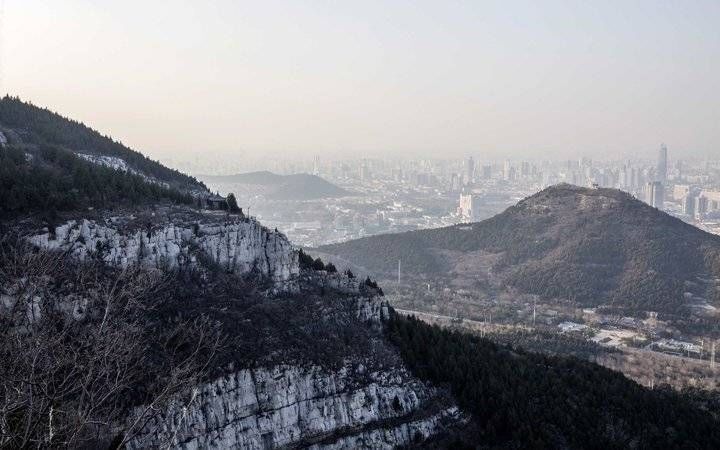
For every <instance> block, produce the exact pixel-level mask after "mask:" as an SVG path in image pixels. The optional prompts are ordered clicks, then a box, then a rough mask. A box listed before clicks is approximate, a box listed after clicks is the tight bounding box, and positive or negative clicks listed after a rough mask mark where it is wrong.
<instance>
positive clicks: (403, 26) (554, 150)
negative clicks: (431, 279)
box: [0, 0, 720, 158]
mask: <svg viewBox="0 0 720 450" xmlns="http://www.w3.org/2000/svg"><path fill="white" fill-rule="evenodd" d="M2 20H3V30H2V58H1V64H2V67H1V68H0V72H1V74H2V90H3V91H6V92H9V93H10V94H12V95H19V96H21V97H22V98H23V99H26V100H31V101H32V102H33V103H36V104H38V105H42V106H47V107H50V108H51V109H54V110H56V111H59V112H61V113H63V114H65V115H68V116H71V117H73V118H77V119H79V120H82V121H84V122H86V123H88V124H90V125H92V126H93V127H94V128H97V129H99V130H100V131H102V132H105V133H109V134H111V135H112V136H114V137H116V138H118V139H120V140H122V141H123V142H125V143H126V144H129V145H130V146H132V147H134V148H136V149H138V150H141V151H143V152H145V153H147V154H150V155H152V156H155V157H166V156H168V155H169V154H171V153H173V152H179V151H182V152H187V151H197V152H202V151H209V152H230V151H233V152H237V153H238V154H245V155H251V156H257V155H264V154H272V155H274V156H276V157H277V156H281V155H282V154H287V155H288V156H293V157H297V156H301V155H308V156H311V155H313V154H319V155H321V156H322V157H338V156H352V155H357V156H363V155H367V156H378V155H380V156H381V155H395V156H402V155H417V156H435V157H445V156H464V155H468V154H473V155H480V156H488V157H492V158H503V157H504V155H509V156H511V157H520V156H527V157H539V156H543V155H547V156H548V157H551V156H557V157H565V156H575V155H580V154H583V155H589V156H595V157H599V156H614V155H620V154H629V153H632V154H647V155H650V156H654V154H655V152H656V149H657V147H658V146H659V144H660V142H666V143H667V144H668V146H669V148H670V153H671V156H678V155H679V154H682V155H701V154H706V155H713V154H714V155H716V156H720V1H718V0H712V1H689V0H688V1H674V2H664V1H631V0H623V1H607V0H597V1H590V0H587V1H579V2H551V1H538V0H532V1H524V2H512V1H498V2H483V1H467V2H463V1H450V0H445V1H440V0H438V1H433V2H429V1H418V0H415V1H384V2H381V1H372V0H358V1H353V2H350V1H342V0H335V1H320V0H316V1H274V0H252V1H214V2H213V1H202V0H195V1H192V2H189V1H188V2H181V1H159V0H144V1H134V0H122V1H106V0H5V6H4V15H3V18H2Z"/></svg>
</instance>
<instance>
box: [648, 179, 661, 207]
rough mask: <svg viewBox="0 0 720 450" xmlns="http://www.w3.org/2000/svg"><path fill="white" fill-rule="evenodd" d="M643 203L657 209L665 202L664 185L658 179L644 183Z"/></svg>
mask: <svg viewBox="0 0 720 450" xmlns="http://www.w3.org/2000/svg"><path fill="white" fill-rule="evenodd" d="M644 190H645V192H644V193H645V203H647V204H648V205H650V206H653V207H655V208H657V209H663V203H664V202H665V187H664V186H663V184H662V183H661V182H659V181H653V182H649V183H647V184H646V185H645V189H644Z"/></svg>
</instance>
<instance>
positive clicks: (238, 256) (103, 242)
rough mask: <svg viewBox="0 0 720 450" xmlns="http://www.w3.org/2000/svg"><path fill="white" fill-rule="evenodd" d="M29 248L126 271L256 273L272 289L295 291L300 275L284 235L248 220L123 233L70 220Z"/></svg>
mask: <svg viewBox="0 0 720 450" xmlns="http://www.w3.org/2000/svg"><path fill="white" fill-rule="evenodd" d="M30 242H32V243H33V244H35V245H37V246H39V247H42V248H46V249H57V250H63V251H66V252H68V253H70V254H71V255H73V256H75V257H76V258H78V259H80V260H84V259H85V258H88V257H90V256H93V257H99V258H102V259H103V260H104V261H105V262H107V263H108V264H111V265H114V266H118V267H126V266H128V265H131V264H141V265H143V266H146V267H156V268H162V269H166V268H176V267H182V266H186V265H196V264H199V263H200V262H209V263H212V264H216V265H218V266H220V267H221V268H223V269H224V270H227V271H228V272H231V273H235V274H239V275H242V274H248V273H251V272H256V273H258V274H259V275H262V276H264V277H267V278H268V279H270V280H272V281H273V283H274V285H275V286H276V288H280V289H282V290H292V289H294V286H295V282H294V280H295V279H296V278H297V275H298V273H299V266H298V256H297V252H296V251H295V250H294V249H293V247H292V245H291V244H290V242H289V241H288V240H287V238H286V237H285V235H283V234H282V233H280V232H278V231H277V230H276V231H271V230H268V229H267V228H265V227H263V226H262V225H260V224H259V223H258V222H257V221H255V220H252V219H236V220H232V221H224V222H217V221H215V222H213V221H207V222H203V221H196V222H193V223H184V224H173V223H171V222H168V223H166V224H161V225H160V226H154V227H152V228H151V229H147V230H145V229H135V230H133V231H125V230H123V227H122V226H121V225H119V224H115V223H113V222H112V221H108V222H107V223H98V222H96V221H92V220H85V219H83V220H72V221H69V222H67V223H65V224H63V225H60V226H58V227H56V228H55V229H54V232H52V233H51V232H50V231H49V230H48V231H46V232H44V233H41V234H37V235H35V236H33V237H31V238H30Z"/></svg>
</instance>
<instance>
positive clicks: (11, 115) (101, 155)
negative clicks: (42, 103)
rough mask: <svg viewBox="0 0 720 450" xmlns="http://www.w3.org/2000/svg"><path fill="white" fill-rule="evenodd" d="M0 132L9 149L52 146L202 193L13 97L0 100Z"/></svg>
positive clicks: (182, 177) (182, 178) (197, 185)
mask: <svg viewBox="0 0 720 450" xmlns="http://www.w3.org/2000/svg"><path fill="white" fill-rule="evenodd" d="M0 131H2V132H3V134H4V135H5V137H6V139H7V141H8V143H9V144H10V145H13V146H22V147H25V148H28V147H30V148H34V147H37V146H40V145H43V146H54V147H57V148H61V149H64V150H68V151H71V152H73V153H75V154H78V155H81V157H82V158H84V159H86V160H88V161H91V162H93V163H95V164H99V165H104V166H108V167H115V168H123V169H126V170H130V171H132V172H133V173H136V174H139V175H141V176H143V177H146V178H149V179H153V180H156V181H158V182H160V183H165V184H167V185H168V187H172V188H175V189H179V190H183V191H205V190H207V188H206V187H205V185H204V184H202V183H201V182H199V181H198V180H196V179H195V178H193V177H191V176H188V175H186V174H184V173H182V172H180V171H177V170H174V169H170V168H168V167H165V166H163V165H162V164H160V163H159V162H157V161H153V160H151V159H150V158H148V157H146V156H145V155H143V154H142V153H140V152H137V151H135V150H132V149H130V148H128V147H126V146H124V145H123V144H122V143H120V142H118V141H115V140H113V139H112V138H110V137H108V136H103V135H101V134H100V133H98V132H97V131H95V130H93V129H92V128H89V127H87V126H85V125H84V124H83V123H81V122H77V121H75V120H72V119H68V118H66V117H63V116H61V115H59V114H57V113H54V112H52V111H50V110H49V109H46V108H41V107H38V106H35V105H33V104H31V103H26V102H23V101H22V100H20V99H19V98H17V97H9V96H5V97H4V98H2V99H0Z"/></svg>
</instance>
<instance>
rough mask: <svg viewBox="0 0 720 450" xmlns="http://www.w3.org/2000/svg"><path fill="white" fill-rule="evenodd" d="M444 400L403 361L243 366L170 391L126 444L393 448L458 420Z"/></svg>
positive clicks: (196, 447)
mask: <svg viewBox="0 0 720 450" xmlns="http://www.w3.org/2000/svg"><path fill="white" fill-rule="evenodd" d="M443 400H444V399H443V398H442V397H441V396H439V393H438V390H437V389H435V388H433V387H431V386H428V385H426V384H424V383H422V382H420V381H418V380H416V379H414V378H413V377H412V376H411V375H409V374H408V373H407V371H406V370H405V369H403V368H396V369H391V370H384V371H380V372H373V373H368V371H367V369H366V368H365V367H364V366H363V365H362V364H360V363H356V364H352V363H347V364H346V365H345V366H344V367H342V368H340V369H339V370H336V371H329V370H327V369H324V368H322V367H318V366H310V367H301V366H293V365H283V366H277V367H273V368H258V369H247V370H241V371H238V372H235V373H233V374H231V375H228V376H225V377H222V378H218V379H215V380H213V381H211V382H209V383H206V384H203V385H201V386H200V387H198V388H197V389H196V390H195V391H194V392H193V393H192V395H191V396H190V399H185V400H184V401H183V399H175V400H174V401H173V402H172V403H171V404H170V406H169V407H168V409H167V410H166V413H165V414H164V415H163V416H162V417H159V418H156V419H155V420H154V421H152V422H151V423H149V424H148V425H147V426H146V428H145V430H152V432H143V433H141V434H139V435H138V436H137V437H136V439H134V440H133V441H131V442H130V445H129V446H128V448H131V449H140V448H149V447H152V448H155V447H160V446H169V447H172V448H179V449H199V448H244V449H267V448H277V447H286V446H290V447H309V448H326V449H339V448H348V449H349V448H372V449H377V448H394V447H397V446H401V445H408V444H410V443H412V442H417V441H419V440H423V439H426V438H428V437H430V436H433V435H434V434H436V433H437V432H438V431H439V430H440V429H442V428H443V427H445V426H447V425H449V424H452V423H457V422H458V421H461V420H462V417H461V415H460V413H459V411H458V409H457V407H455V406H454V405H452V404H451V403H450V402H447V401H443Z"/></svg>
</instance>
